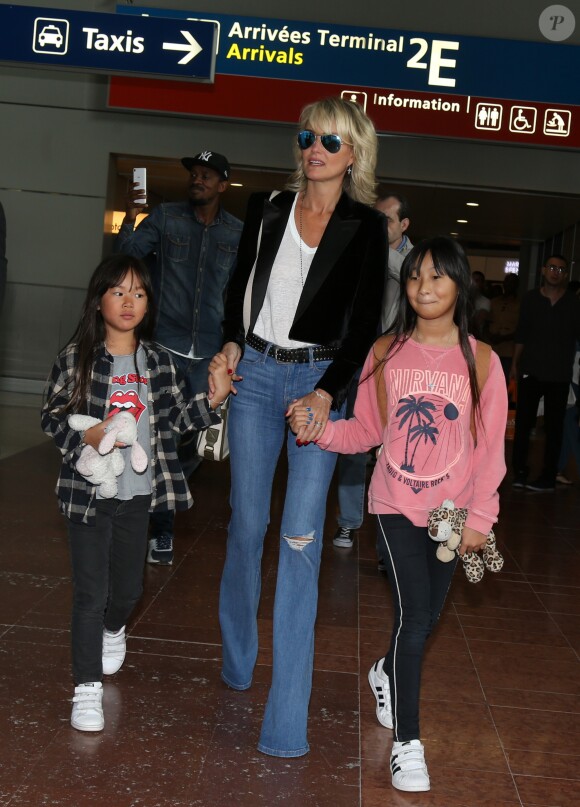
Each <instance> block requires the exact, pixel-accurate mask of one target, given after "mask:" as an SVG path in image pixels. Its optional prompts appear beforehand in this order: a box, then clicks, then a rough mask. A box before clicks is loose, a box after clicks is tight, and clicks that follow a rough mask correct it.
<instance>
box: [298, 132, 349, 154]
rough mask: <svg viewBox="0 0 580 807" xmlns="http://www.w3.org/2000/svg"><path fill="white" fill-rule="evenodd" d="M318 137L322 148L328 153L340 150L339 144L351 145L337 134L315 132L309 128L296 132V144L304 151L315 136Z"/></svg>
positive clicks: (313, 140) (313, 141)
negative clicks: (318, 133)
mask: <svg viewBox="0 0 580 807" xmlns="http://www.w3.org/2000/svg"><path fill="white" fill-rule="evenodd" d="M317 137H319V138H320V142H321V143H322V145H323V146H324V148H325V149H326V150H327V151H328V152H330V154H336V153H337V152H339V151H340V148H341V146H342V145H343V144H344V145H345V146H352V143H347V142H346V140H343V139H342V137H340V135H337V134H321V135H317V134H315V133H314V132H313V131H312V130H311V129H304V130H303V131H301V132H298V137H297V140H298V145H299V146H300V148H301V149H302V151H306V149H309V148H310V147H311V146H313V145H314V144H315V143H316V138H317Z"/></svg>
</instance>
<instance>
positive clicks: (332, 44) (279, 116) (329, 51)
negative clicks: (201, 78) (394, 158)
mask: <svg viewBox="0 0 580 807" xmlns="http://www.w3.org/2000/svg"><path fill="white" fill-rule="evenodd" d="M117 11H118V12H120V13H123V14H127V15H131V16H132V17H133V16H134V15H138V14H141V13H146V14H149V15H151V16H154V15H160V16H163V15H165V14H171V15H172V16H173V15H175V16H176V17H180V18H183V19H186V18H187V19H190V18H192V19H200V20H213V21H215V22H216V23H217V24H218V25H219V34H218V46H217V47H218V53H217V58H216V82H215V83H214V84H213V85H212V86H211V87H200V86H191V85H186V84H182V85H180V86H179V85H177V84H175V83H173V82H170V81H155V80H139V79H131V78H123V77H119V78H116V77H113V78H112V79H111V84H110V90H109V105H110V106H112V107H118V108H123V109H141V110H148V111H149V110H151V111H153V110H155V111H159V112H169V113H171V112H174V113H178V114H191V115H204V116H218V117H225V118H230V119H245V120H261V121H275V122H293V123H295V122H296V120H297V115H298V113H299V111H300V109H301V107H302V106H304V104H306V103H309V102H310V101H313V100H316V99H318V98H321V97H323V96H324V95H336V94H342V95H343V96H344V97H353V98H354V99H355V100H357V101H358V102H359V103H361V104H364V106H365V109H366V111H367V112H368V114H369V115H370V116H371V118H372V119H373V121H374V123H375V126H376V127H377V131H379V132H400V133H409V134H423V135H433V136H441V137H456V138H461V139H480V140H493V141H498V142H519V143H525V144H529V145H550V146H557V147H568V148H580V106H578V104H579V102H580V96H579V94H578V81H577V77H578V76H579V75H580V48H579V47H577V46H573V45H565V44H561V43H558V44H554V43H545V42H524V41H515V40H507V39H503V40H502V39H489V38H484V37H471V36H455V35H447V34H432V33H417V32H412V31H402V30H383V29H378V28H370V27H369V28H362V27H360V26H358V27H357V26H347V25H334V24H331V23H323V22H311V21H309V22H304V21H299V20H284V19H270V18H264V17H261V18H258V17H246V16H238V15H232V14H215V13H213V12H194V11H191V12H184V11H175V10H171V11H168V10H166V9H153V8H147V9H145V8H136V7H133V6H131V7H128V6H117Z"/></svg>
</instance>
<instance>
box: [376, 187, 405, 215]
mask: <svg viewBox="0 0 580 807" xmlns="http://www.w3.org/2000/svg"><path fill="white" fill-rule="evenodd" d="M390 198H393V199H396V200H397V202H398V203H399V221H402V220H403V219H410V218H411V206H410V204H409V200H408V199H407V197H406V196H403V195H402V194H401V193H395V192H394V191H390V190H389V189H388V188H385V187H383V186H382V185H381V186H380V187H379V189H378V196H377V202H386V200H387V199H390Z"/></svg>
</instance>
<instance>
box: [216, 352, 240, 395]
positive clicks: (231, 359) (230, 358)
mask: <svg viewBox="0 0 580 807" xmlns="http://www.w3.org/2000/svg"><path fill="white" fill-rule="evenodd" d="M216 355H217V356H225V357H226V360H227V373H228V375H229V377H230V388H229V391H228V395H229V394H230V392H231V393H232V395H237V394H238V391H237V389H236V388H235V386H234V383H233V382H234V381H241V380H242V376H241V375H236V367H237V366H238V362H239V360H240V359H241V358H242V348H241V347H240V346H239V345H238V343H237V342H226V343H225V345H224V346H223V347H222V349H221V353H218V354H216ZM214 358H215V356H214ZM212 361H213V359H212ZM208 388H209V397H210V400H211V399H212V398H214V397H215V392H216V389H215V384H214V380H213V376H212V373H211V364H210V371H209V376H208ZM225 397H226V398H227V395H226V396H225Z"/></svg>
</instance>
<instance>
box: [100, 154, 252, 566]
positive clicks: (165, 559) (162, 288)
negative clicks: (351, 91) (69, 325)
mask: <svg viewBox="0 0 580 807" xmlns="http://www.w3.org/2000/svg"><path fill="white" fill-rule="evenodd" d="M181 162H182V164H183V167H184V168H185V169H186V171H187V172H188V173H189V178H188V183H187V196H188V198H187V200H186V201H184V202H168V203H163V204H160V205H158V206H157V207H156V208H155V209H154V210H153V211H152V213H151V214H150V215H149V216H147V218H146V219H144V220H143V221H142V222H141V224H140V225H139V226H138V227H137V229H135V220H136V218H137V215H138V214H139V213H142V212H143V209H144V208H145V207H146V204H145V203H144V202H143V199H142V192H140V191H139V190H138V189H136V187H135V185H136V183H132V186H131V189H130V190H129V192H128V195H127V200H126V213H125V218H124V220H123V224H122V225H121V229H120V230H119V235H118V236H117V242H116V249H117V251H118V252H126V253H128V254H129V255H134V256H135V257H138V258H149V259H150V260H149V265H150V268H151V275H152V279H153V288H154V292H155V300H156V304H157V324H156V329H155V339H156V341H157V342H158V343H159V344H160V345H162V347H164V348H166V349H167V350H169V351H170V352H171V354H172V357H173V360H174V362H175V364H176V366H177V367H178V369H179V370H180V371H181V372H182V374H183V376H184V378H185V381H186V384H187V391H188V393H189V395H190V396H192V397H193V396H194V395H197V394H198V393H200V392H207V375H208V366H209V362H210V360H211V358H212V356H213V355H214V354H215V353H218V352H219V350H220V349H221V346H222V344H223V338H222V320H223V318H224V297H225V292H226V287H227V284H228V281H229V279H230V277H231V274H232V272H233V269H234V263H235V259H236V254H237V249H238V243H239V240H240V235H241V233H242V222H241V221H240V220H239V219H237V218H235V217H234V216H232V215H231V214H230V213H228V212H227V211H226V210H224V209H223V207H222V206H221V197H222V194H223V193H224V192H225V191H226V190H227V187H228V185H229V178H230V165H229V162H228V160H227V158H226V157H224V155H223V154H218V153H217V152H215V151H210V150H206V151H201V152H199V154H196V155H195V157H184V158H183V159H182V160H181ZM195 446H196V435H195V434H194V435H192V436H189V437H188V438H187V437H186V439H185V440H184V441H182V443H181V445H180V447H179V459H180V462H181V465H182V469H183V473H184V475H185V477H186V478H188V477H189V476H190V475H191V473H192V472H193V471H194V469H195V468H196V467H197V465H198V464H199V462H200V459H199V457H197V455H196V451H195ZM173 520H174V514H173V513H172V511H169V510H166V511H165V510H159V511H156V512H154V513H153V514H152V515H151V519H150V533H151V537H150V540H149V552H148V555H147V560H148V562H149V563H160V564H164V565H170V564H171V563H173Z"/></svg>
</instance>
